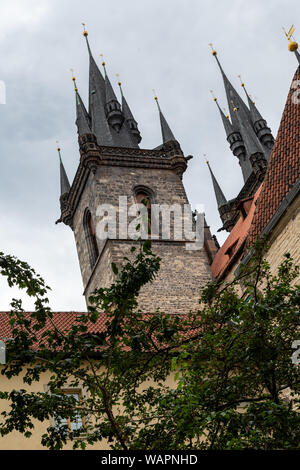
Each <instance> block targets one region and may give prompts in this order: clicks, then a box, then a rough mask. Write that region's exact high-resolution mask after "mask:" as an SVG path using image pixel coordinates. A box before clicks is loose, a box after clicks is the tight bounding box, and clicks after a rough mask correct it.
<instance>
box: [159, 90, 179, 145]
mask: <svg viewBox="0 0 300 470" xmlns="http://www.w3.org/2000/svg"><path fill="white" fill-rule="evenodd" d="M154 99H155V101H156V104H157V108H158V112H159V118H160V126H161V134H162V140H163V144H164V143H165V142H168V141H169V140H176V139H175V137H174V134H173V132H172V131H171V129H170V127H169V124H168V123H167V121H166V118H165V117H164V115H163V113H162V110H161V108H160V105H159V102H158V98H157V96H156V95H155V96H154Z"/></svg>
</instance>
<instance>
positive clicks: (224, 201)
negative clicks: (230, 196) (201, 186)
mask: <svg viewBox="0 0 300 470" xmlns="http://www.w3.org/2000/svg"><path fill="white" fill-rule="evenodd" d="M204 156H205V157H206V155H204ZM206 164H207V166H208V169H209V172H210V175H211V179H212V183H213V187H214V191H215V196H216V200H217V205H218V209H219V208H220V207H222V206H224V205H225V204H227V199H226V197H225V196H224V193H223V191H222V189H221V188H220V185H219V183H218V182H217V180H216V177H215V175H214V174H213V171H212V169H211V167H210V164H209V161H208V160H206Z"/></svg>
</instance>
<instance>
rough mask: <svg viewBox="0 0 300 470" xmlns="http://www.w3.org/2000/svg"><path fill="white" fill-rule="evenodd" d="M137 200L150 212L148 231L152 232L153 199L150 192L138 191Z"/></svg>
mask: <svg viewBox="0 0 300 470" xmlns="http://www.w3.org/2000/svg"><path fill="white" fill-rule="evenodd" d="M135 197H136V201H137V203H138V204H144V205H145V206H146V208H147V213H148V233H149V234H150V233H151V200H150V197H149V196H148V194H146V192H144V191H138V192H137V193H136V196H135Z"/></svg>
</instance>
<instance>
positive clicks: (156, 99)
mask: <svg viewBox="0 0 300 470" xmlns="http://www.w3.org/2000/svg"><path fill="white" fill-rule="evenodd" d="M152 91H153V94H154V99H155V101H158V98H157V95H156V92H155V90H154V88H152Z"/></svg>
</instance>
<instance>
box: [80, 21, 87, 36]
mask: <svg viewBox="0 0 300 470" xmlns="http://www.w3.org/2000/svg"><path fill="white" fill-rule="evenodd" d="M81 24H82V26H83V33H82V34H83V35H84V37H87V36H88V35H89V33H88V32H87V30H86V29H85V23H81Z"/></svg>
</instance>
